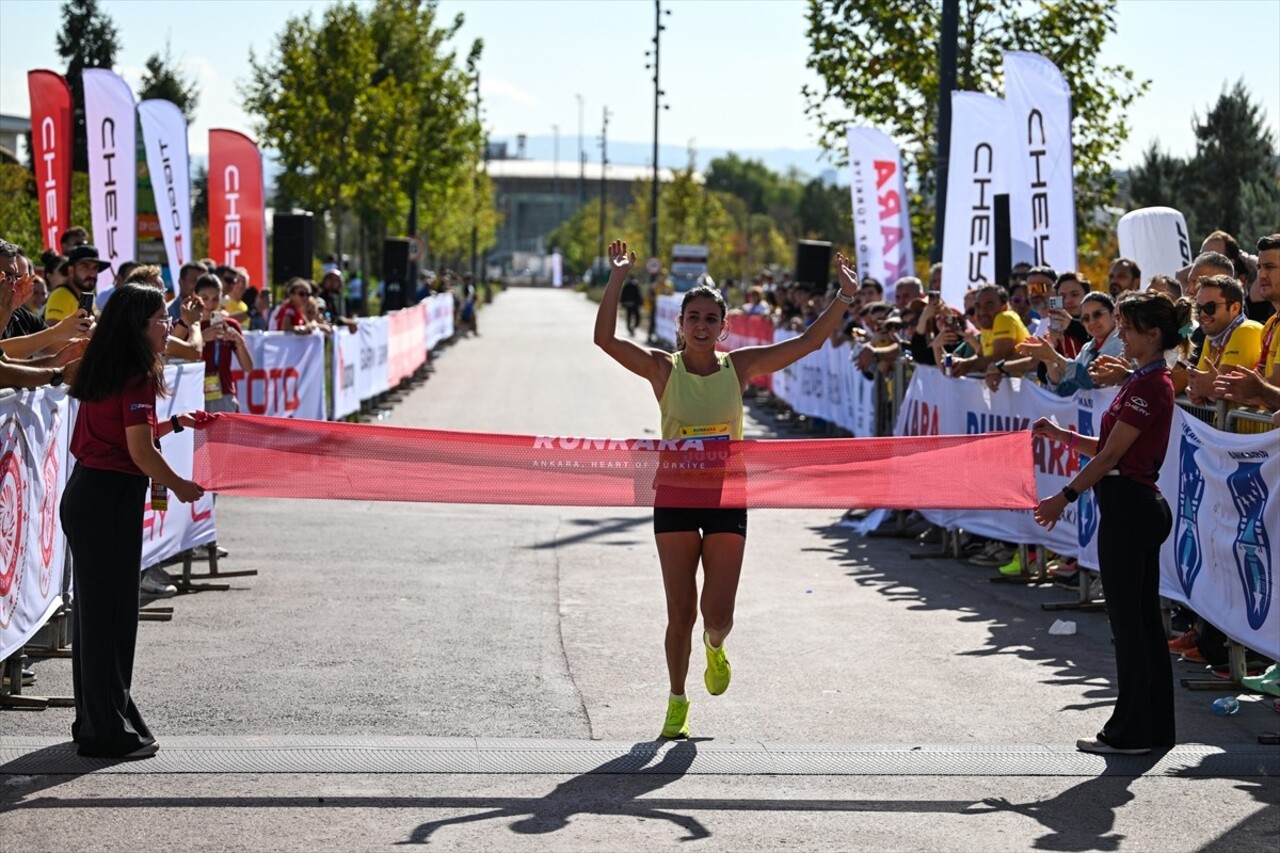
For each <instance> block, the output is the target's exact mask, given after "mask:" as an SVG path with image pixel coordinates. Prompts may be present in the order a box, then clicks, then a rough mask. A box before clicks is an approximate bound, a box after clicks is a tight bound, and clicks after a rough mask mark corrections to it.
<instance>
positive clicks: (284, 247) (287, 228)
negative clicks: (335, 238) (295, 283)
mask: <svg viewBox="0 0 1280 853" xmlns="http://www.w3.org/2000/svg"><path fill="white" fill-rule="evenodd" d="M314 256H315V225H314V223H313V221H312V217H311V214H310V213H277V214H275V215H274V216H273V217H272V218H271V280H272V282H274V283H275V284H284V283H285V282H286V281H288V280H289V279H291V278H293V277H294V276H299V277H300V278H305V279H310V278H311V276H312V275H313V273H312V267H311V264H312V258H313V257H314Z"/></svg>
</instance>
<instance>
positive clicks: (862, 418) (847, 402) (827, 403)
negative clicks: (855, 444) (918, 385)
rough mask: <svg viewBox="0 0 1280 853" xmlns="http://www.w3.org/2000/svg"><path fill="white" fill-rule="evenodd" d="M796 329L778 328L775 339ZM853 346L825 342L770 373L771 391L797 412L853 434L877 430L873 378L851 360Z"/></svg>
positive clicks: (859, 435)
mask: <svg viewBox="0 0 1280 853" xmlns="http://www.w3.org/2000/svg"><path fill="white" fill-rule="evenodd" d="M798 334H799V333H798V332H793V331H788V330H784V329H778V330H777V331H775V332H774V334H773V340H774V342H775V343H776V342H778V341H783V340H787V339H788V338H794V337H796V336H797V335H798ZM853 354H854V349H853V347H852V346H851V345H849V344H842V345H840V346H838V347H833V346H831V343H830V342H829V341H828V342H825V343H823V345H822V349H820V350H818V351H817V352H812V353H809V354H808V355H806V356H805V357H804V358H802V359H800V360H799V361H796V362H792V364H791V365H789V366H788V367H785V368H783V369H782V370H779V371H778V372H777V373H774V374H773V384H772V390H773V395H774V396H775V397H777V398H778V399H780V400H782V401H783V402H785V403H786V404H787V405H788V406H790V407H791V408H792V409H794V410H795V411H797V412H798V413H800V414H802V415H805V416H806V417H810V418H821V419H822V420H824V421H830V422H831V423H834V424H835V425H836V426H838V427H840V428H841V429H845V430H848V431H849V432H850V433H852V434H853V435H854V437H856V438H867V437H869V436H874V435H875V434H876V426H875V424H876V417H875V415H876V408H875V407H876V381H875V379H874V378H872V379H868V378H867V377H866V376H865V375H863V373H862V371H860V370H858V368H857V367H856V366H855V365H854V363H853Z"/></svg>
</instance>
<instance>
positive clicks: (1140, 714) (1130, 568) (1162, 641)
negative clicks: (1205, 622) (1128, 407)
mask: <svg viewBox="0 0 1280 853" xmlns="http://www.w3.org/2000/svg"><path fill="white" fill-rule="evenodd" d="M1094 492H1095V494H1096V495H1097V497H1098V512H1099V515H1100V518H1099V522H1098V564H1099V566H1098V567H1099V569H1100V570H1101V573H1102V591H1103V593H1104V594H1105V595H1106V603H1107V619H1108V620H1109V621H1110V622H1111V633H1112V636H1114V637H1115V643H1116V685H1117V689H1118V692H1119V696H1118V698H1117V699H1116V707H1115V710H1114V711H1113V712H1112V714H1111V719H1110V720H1108V721H1107V724H1106V725H1105V726H1103V727H1102V731H1101V732H1100V733H1099V738H1100V739H1101V740H1103V741H1104V742H1106V743H1108V744H1110V745H1111V746H1114V747H1118V748H1121V749H1141V748H1145V747H1154V748H1162V747H1171V746H1173V744H1174V740H1175V737H1174V721H1173V664H1172V663H1171V662H1170V660H1169V642H1168V638H1167V637H1166V636H1165V631H1164V625H1163V623H1162V622H1161V619H1160V546H1161V545H1162V544H1163V543H1164V540H1165V539H1166V538H1168V536H1169V531H1170V530H1171V529H1172V527H1173V517H1172V515H1171V514H1170V512H1169V505H1168V504H1167V503H1165V500H1164V498H1163V497H1161V496H1160V493H1159V492H1156V491H1155V490H1153V489H1150V488H1148V487H1146V486H1144V485H1142V484H1141V483H1137V482H1134V481H1133V480H1130V479H1128V478H1126V477H1115V476H1112V477H1104V478H1103V479H1102V481H1101V482H1099V483H1098V485H1097V486H1095V487H1094Z"/></svg>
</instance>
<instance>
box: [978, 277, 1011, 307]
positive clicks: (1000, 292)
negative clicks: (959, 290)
mask: <svg viewBox="0 0 1280 853" xmlns="http://www.w3.org/2000/svg"><path fill="white" fill-rule="evenodd" d="M973 292H974V298H981V296H982V294H984V293H994V294H995V295H996V298H997V299H999V300H1000V302H1001V303H1002V304H1003V303H1005V302H1008V301H1009V291H1007V290H1005V289H1004V287H1002V286H1001V285H998V284H994V283H992V282H989V281H986V282H983V283H982V284H980V285H978V286H977V287H975V288H974V289H973Z"/></svg>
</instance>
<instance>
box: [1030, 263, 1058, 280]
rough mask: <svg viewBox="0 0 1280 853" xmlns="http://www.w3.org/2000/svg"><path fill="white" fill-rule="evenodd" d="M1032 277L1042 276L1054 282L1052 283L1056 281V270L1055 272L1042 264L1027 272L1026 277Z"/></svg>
mask: <svg viewBox="0 0 1280 853" xmlns="http://www.w3.org/2000/svg"><path fill="white" fill-rule="evenodd" d="M1033 275H1042V276H1044V277H1045V278H1047V279H1049V280H1050V281H1054V282H1056V281H1057V280H1058V272H1057V270H1055V269H1054V268H1053V267H1049V266H1045V265H1044V264H1041V265H1040V266H1038V267H1032V268H1031V269H1029V270H1027V276H1028V277H1031V276H1033Z"/></svg>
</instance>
